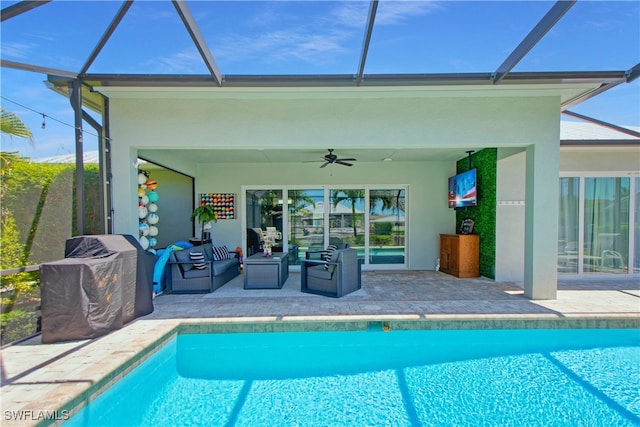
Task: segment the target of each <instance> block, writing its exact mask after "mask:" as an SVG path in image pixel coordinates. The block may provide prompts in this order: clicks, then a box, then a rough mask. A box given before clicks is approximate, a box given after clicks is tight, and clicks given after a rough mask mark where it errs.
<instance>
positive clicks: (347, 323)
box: [35, 314, 640, 426]
mask: <svg viewBox="0 0 640 427" xmlns="http://www.w3.org/2000/svg"><path fill="white" fill-rule="evenodd" d="M139 322H140V321H139V320H138V321H135V322H132V324H130V326H131V327H133V326H135V324H136V323H139ZM156 322H157V321H156ZM140 323H142V322H140ZM163 323H164V324H163V325H162V327H161V328H154V329H156V332H158V333H159V334H160V335H159V336H156V338H149V337H148V335H147V337H148V339H146V340H144V341H145V342H146V344H145V345H143V346H141V347H140V348H138V350H137V351H135V352H134V353H133V354H132V355H131V356H130V357H128V358H126V359H125V360H123V361H122V362H121V363H119V364H117V366H115V367H113V368H112V369H111V370H110V371H109V372H107V373H105V374H103V375H101V376H99V378H97V379H95V380H94V381H93V382H92V384H91V385H89V386H87V387H86V388H85V389H84V390H82V391H81V392H79V393H78V394H76V395H75V396H73V397H72V398H70V399H68V400H66V401H65V402H64V403H62V404H61V405H59V407H58V408H57V409H56V411H55V414H64V415H65V416H64V417H55V418H64V419H44V420H39V422H37V423H35V425H36V426H51V425H61V424H63V423H64V421H66V419H68V418H69V417H72V416H73V415H75V414H77V413H79V412H80V411H81V410H82V409H83V408H84V407H85V406H86V405H87V404H88V403H90V402H92V401H93V400H95V399H96V398H97V397H99V396H100V395H101V394H102V393H103V392H105V391H106V390H107V389H108V388H109V387H111V386H112V385H113V384H114V383H116V382H117V381H119V380H120V379H122V378H123V377H124V376H126V375H127V374H129V373H130V372H131V371H132V370H134V369H135V368H136V367H138V366H139V365H140V364H142V363H143V362H144V361H145V360H147V359H148V358H149V357H151V356H152V355H153V354H155V352H156V351H158V350H159V349H160V348H162V347H163V346H164V345H166V344H167V343H168V342H169V341H171V340H172V339H174V338H175V337H176V336H177V335H179V334H209V333H257V332H259V333H269V332H312V331H313V332H319V331H364V330H372V329H374V330H380V331H385V332H388V331H393V330H460V329H640V316H638V315H628V316H620V315H615V316H605V315H601V316H567V317H558V316H557V315H551V316H548V317H544V318H541V317H540V316H539V315H538V316H536V317H535V318H532V316H531V315H513V314H511V315H502V316H496V315H495V314H494V315H487V316H479V315H477V314H476V315H468V316H461V315H459V314H458V315H433V316H429V318H414V316H411V315H409V316H402V315H387V316H384V315H378V316H353V315H352V316H292V317H289V316H288V317H286V318H276V317H275V316H267V317H260V318H258V317H256V318H217V319H211V318H206V319H175V320H174V321H165V322H163ZM125 328H127V327H125ZM158 329H160V331H158ZM122 331H123V330H118V331H115V332H113V333H111V334H109V335H107V336H105V337H101V338H104V339H108V337H109V336H114V335H117V334H118V332H122ZM154 335H155V334H154ZM101 338H96V339H94V340H92V341H91V343H95V344H99V341H100V340H101Z"/></svg>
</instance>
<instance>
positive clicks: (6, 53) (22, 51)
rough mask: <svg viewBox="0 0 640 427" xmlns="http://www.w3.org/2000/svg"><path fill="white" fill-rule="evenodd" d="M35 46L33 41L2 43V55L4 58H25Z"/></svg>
mask: <svg viewBox="0 0 640 427" xmlns="http://www.w3.org/2000/svg"><path fill="white" fill-rule="evenodd" d="M36 47H37V46H36V45H35V44H33V43H6V44H5V43H3V44H2V56H3V57H4V58H17V59H27V58H29V56H30V55H29V52H30V51H32V50H33V49H35V48H36Z"/></svg>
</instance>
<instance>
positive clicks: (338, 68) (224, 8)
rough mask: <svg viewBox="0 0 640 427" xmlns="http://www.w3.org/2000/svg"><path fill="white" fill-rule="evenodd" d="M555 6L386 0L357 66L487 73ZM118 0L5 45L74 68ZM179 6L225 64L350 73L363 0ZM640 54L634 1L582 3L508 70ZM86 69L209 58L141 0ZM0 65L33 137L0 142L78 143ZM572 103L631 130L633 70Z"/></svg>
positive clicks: (166, 10)
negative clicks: (624, 79) (626, 80)
mask: <svg viewBox="0 0 640 427" xmlns="http://www.w3.org/2000/svg"><path fill="white" fill-rule="evenodd" d="M14 3H16V2H15V1H0V6H1V7H2V9H4V8H5V7H7V6H10V5H12V4H14ZM554 3H555V2H553V1H544V0H540V1H527V2H525V1H492V2H487V1H439V2H434V1H401V0H381V1H380V3H379V6H378V13H377V15H376V24H375V26H374V30H373V33H372V37H371V43H370V46H369V54H368V56H367V62H366V67H365V74H367V73H373V74H376V73H395V74H402V73H443V72H456V73H471V72H482V73H485V72H493V71H495V70H496V69H497V68H498V67H499V65H500V64H501V63H502V62H503V61H504V60H505V59H506V58H507V56H508V55H509V53H510V52H511V51H513V49H515V47H516V46H517V45H518V44H519V43H520V41H522V40H523V39H524V37H525V36H526V35H527V33H528V32H529V31H530V30H531V29H532V28H533V27H534V26H535V25H536V23H537V22H538V21H539V20H540V19H541V18H542V17H543V16H544V14H545V13H546V12H547V11H548V10H549V9H550V8H551V7H552V6H553V4H554ZM121 4H122V2H120V1H82V0H75V1H64V0H54V1H52V2H51V3H47V4H45V5H43V6H41V7H38V8H36V9H34V10H32V11H29V12H26V13H24V14H22V15H19V16H17V17H14V18H12V19H9V20H7V21H4V22H3V23H2V25H1V27H0V35H1V40H0V56H1V57H2V59H3V60H11V61H16V62H22V63H27V64H33V65H39V66H43V67H48V68H53V69H59V70H66V71H72V72H78V71H79V70H80V69H82V67H83V65H84V64H85V62H86V61H87V59H88V57H89V55H90V54H91V52H92V50H93V49H94V46H95V45H96V43H97V42H98V40H99V39H100V38H101V37H102V35H103V33H104V32H105V30H106V28H107V27H108V25H109V24H110V22H111V20H112V19H113V17H114V16H115V15H116V13H117V11H118V10H119V8H120V6H121ZM187 4H188V6H189V8H190V10H191V12H192V14H193V16H194V19H195V21H196V23H197V24H198V25H199V27H200V30H201V32H202V34H203V37H204V39H205V41H206V42H207V44H208V46H209V48H210V49H211V52H212V55H213V58H214V59H215V61H216V63H217V65H218V68H219V69H220V71H221V73H222V74H223V75H225V74H227V75H231V74H355V73H357V69H358V65H359V64H358V63H359V59H360V53H361V50H362V43H363V39H364V30H365V25H366V20H367V14H368V9H369V2H368V1H359V0H357V1H298V2H289V1H234V2H228V1H198V0H189V1H187ZM639 62H640V2H638V1H635V0H628V1H617V2H611V1H589V0H579V1H578V2H577V3H576V4H575V5H574V6H573V7H572V8H571V9H570V10H569V11H568V12H567V13H566V14H565V16H563V17H562V19H561V20H560V21H559V22H558V23H557V24H556V26H554V28H553V29H552V30H551V31H550V32H549V33H547V34H546V35H545V37H543V38H542V40H541V41H540V42H539V43H538V44H537V45H536V46H535V47H534V48H533V49H532V50H531V51H530V52H529V53H528V54H527V55H526V56H525V57H524V59H523V60H522V61H521V62H519V63H518V65H517V66H516V67H515V68H514V69H513V71H514V72H522V71H536V72H537V71H623V70H628V69H630V68H631V67H633V66H634V65H636V64H638V63H639ZM88 72H89V73H125V74H126V73H132V74H146V73H154V74H155V73H160V74H163V73H177V74H206V73H207V69H206V67H205V65H204V63H203V61H202V59H201V58H200V56H199V54H198V52H197V50H196V48H195V46H194V44H193V42H192V41H191V38H190V37H189V35H188V33H187V31H186V29H185V27H184V25H183V24H182V21H181V20H180V18H179V16H178V14H177V12H176V9H175V7H174V6H173V5H172V3H171V2H170V1H168V0H165V1H144V0H137V1H135V2H134V3H133V5H132V6H131V8H130V9H129V11H128V12H127V14H126V16H125V17H124V19H123V20H122V22H121V23H120V25H119V26H118V28H117V29H116V31H115V32H114V34H113V35H112V36H111V38H110V39H109V41H108V42H107V44H106V45H105V47H104V48H103V50H102V51H101V52H100V54H99V55H98V57H97V59H96V60H95V61H94V63H93V64H92V65H91V67H90V68H89V71H88ZM0 73H1V74H0V79H1V84H0V94H1V95H2V98H1V99H0V101H1V104H2V106H3V107H4V108H5V109H6V110H9V111H12V112H14V113H16V114H18V116H19V117H20V118H21V119H22V120H23V121H24V122H25V123H26V124H27V125H28V126H29V127H30V129H31V130H32V132H33V134H34V144H33V145H29V144H28V143H26V142H25V141H23V140H20V139H16V138H9V137H8V136H7V135H2V140H1V143H2V148H1V149H2V151H19V152H20V153H21V155H23V156H27V157H31V158H42V157H48V156H54V155H62V154H72V153H74V151H75V148H74V147H75V142H74V130H73V110H72V109H71V106H70V104H69V100H68V99H66V98H64V97H62V96H61V95H58V94H56V93H54V92H52V91H51V90H49V89H48V88H47V87H46V86H45V84H44V81H45V80H46V75H44V74H40V73H33V72H28V71H21V70H14V69H10V68H6V67H3V68H1V69H0ZM571 110H572V111H574V112H577V113H580V114H583V115H587V116H590V117H593V118H596V119H599V120H603V121H605V122H609V123H613V124H615V125H619V126H633V127H639V126H640V79H636V80H635V81H634V82H632V83H630V84H621V85H618V86H617V87H615V88H613V89H611V90H609V91H607V92H605V93H603V94H601V95H598V96H596V97H594V98H592V99H590V100H588V101H586V102H584V103H582V104H579V105H577V106H575V107H572V108H571ZM43 115H44V117H43ZM562 119H563V120H572V119H570V118H568V117H566V116H563V117H562ZM43 122H44V123H45V126H44V129H43V126H42V124H43ZM84 128H85V148H84V149H85V151H90V150H95V149H97V138H96V136H95V131H94V130H93V129H92V128H90V127H89V126H88V125H86V123H85V124H84Z"/></svg>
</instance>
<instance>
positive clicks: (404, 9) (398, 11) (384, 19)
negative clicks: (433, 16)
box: [376, 0, 441, 25]
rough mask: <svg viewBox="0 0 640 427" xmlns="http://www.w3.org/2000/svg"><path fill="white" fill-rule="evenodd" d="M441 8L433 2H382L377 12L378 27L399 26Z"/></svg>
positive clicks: (399, 0)
mask: <svg viewBox="0 0 640 427" xmlns="http://www.w3.org/2000/svg"><path fill="white" fill-rule="evenodd" d="M440 8H441V6H440V5H438V4H437V3H436V2H432V1H415V0H390V1H389V0H387V1H381V2H380V3H379V5H378V10H377V12H376V25H398V24H401V23H403V22H405V21H407V20H408V19H409V18H411V17H414V16H422V15H426V14H428V13H431V12H433V11H435V10H438V9H440Z"/></svg>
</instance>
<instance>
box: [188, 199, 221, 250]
mask: <svg viewBox="0 0 640 427" xmlns="http://www.w3.org/2000/svg"><path fill="white" fill-rule="evenodd" d="M195 218H197V219H198V221H199V222H200V224H201V228H200V241H201V242H202V243H204V226H205V224H206V223H208V222H217V221H218V215H217V214H216V213H215V211H214V210H213V206H211V205H202V206H198V207H197V208H195V210H194V211H193V213H192V214H191V218H190V219H191V221H193V220H194V219H195Z"/></svg>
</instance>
